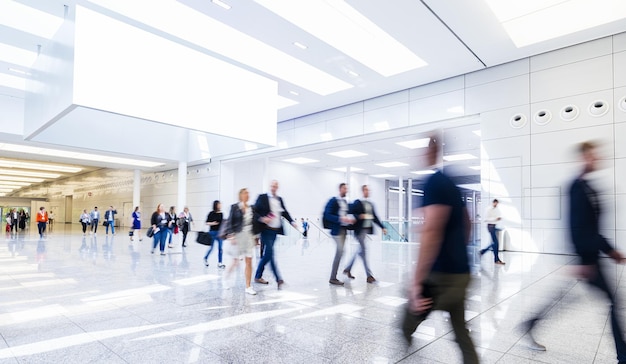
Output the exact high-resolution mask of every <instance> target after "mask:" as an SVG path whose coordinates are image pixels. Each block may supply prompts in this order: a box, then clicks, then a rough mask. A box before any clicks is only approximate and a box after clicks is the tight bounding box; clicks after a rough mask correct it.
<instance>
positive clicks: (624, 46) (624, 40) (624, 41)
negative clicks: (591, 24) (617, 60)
mask: <svg viewBox="0 0 626 364" xmlns="http://www.w3.org/2000/svg"><path fill="white" fill-rule="evenodd" d="M622 51H626V32H624V33H619V34H615V35H614V36H613V52H615V53H617V52H622Z"/></svg>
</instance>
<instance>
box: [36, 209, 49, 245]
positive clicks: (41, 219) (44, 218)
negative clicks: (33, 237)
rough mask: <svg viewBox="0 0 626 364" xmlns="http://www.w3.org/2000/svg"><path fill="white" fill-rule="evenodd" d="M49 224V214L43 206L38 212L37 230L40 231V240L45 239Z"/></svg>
mask: <svg viewBox="0 0 626 364" xmlns="http://www.w3.org/2000/svg"><path fill="white" fill-rule="evenodd" d="M47 224H48V212H47V211H46V208H45V207H43V206H41V207H40V208H39V212H37V230H39V239H42V238H43V234H44V233H45V232H46V225H47Z"/></svg>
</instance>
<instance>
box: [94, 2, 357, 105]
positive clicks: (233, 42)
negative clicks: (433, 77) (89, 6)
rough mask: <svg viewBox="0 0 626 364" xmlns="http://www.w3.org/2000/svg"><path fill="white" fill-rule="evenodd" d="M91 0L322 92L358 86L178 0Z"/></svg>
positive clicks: (186, 39)
mask: <svg viewBox="0 0 626 364" xmlns="http://www.w3.org/2000/svg"><path fill="white" fill-rule="evenodd" d="M90 2H92V3H94V4H97V5H100V6H102V7H105V8H107V9H110V10H113V11H115V12H117V13H120V14H122V15H124V16H127V17H129V18H132V19H135V20H137V21H139V22H141V23H144V24H146V25H149V26H151V27H154V28H157V29H160V30H162V31H164V32H167V33H169V34H172V35H174V36H176V37H178V38H181V39H183V40H185V41H187V42H190V43H193V44H196V45H198V46H200V47H203V48H205V49H208V50H210V51H212V52H215V53H218V54H220V55H222V56H224V57H228V58H230V59H233V60H235V61H237V62H240V63H243V64H245V65H248V66H250V67H252V68H255V69H257V70H259V71H262V72H265V73H267V74H269V75H272V76H274V77H276V78H279V79H282V80H285V81H287V82H289V83H292V84H294V85H297V86H298V87H301V88H304V89H307V90H310V91H312V92H315V93H317V94H319V95H322V96H325V95H329V94H332V93H335V92H339V91H343V90H346V89H349V88H352V87H354V86H353V85H352V84H350V83H348V82H345V81H343V80H341V79H339V78H336V77H334V76H331V75H330V74H328V73H325V72H323V71H321V70H319V69H317V68H315V67H313V66H311V65H309V64H308V63H305V62H303V61H301V60H299V59H297V58H295V57H293V56H290V55H288V54H287V53H284V52H282V51H280V50H278V49H276V48H274V47H272V46H270V45H267V44H265V43H263V42H261V41H259V40H257V39H255V38H253V37H251V36H249V35H247V34H245V33H243V32H240V31H238V30H236V29H234V28H231V27H230V26H228V25H226V24H223V23H220V22H219V21H217V20H215V19H213V18H210V17H208V16H206V15H205V14H203V13H201V12H198V11H196V10H195V9H192V8H190V7H187V6H186V5H184V4H182V3H180V2H177V1H168V0H134V1H132V2H130V1H118V0H90ZM146 9H150V11H146ZM176 19H180V21H179V22H177V21H175V20H176ZM207 34H219V36H213V37H207V36H206V35H207Z"/></svg>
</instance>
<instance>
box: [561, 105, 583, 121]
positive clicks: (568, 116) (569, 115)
mask: <svg viewBox="0 0 626 364" xmlns="http://www.w3.org/2000/svg"><path fill="white" fill-rule="evenodd" d="M579 113H580V112H579V111H578V106H576V105H566V106H565V107H563V108H562V109H561V112H560V113H559V116H560V117H561V120H563V121H574V119H576V118H577V117H578V114H579Z"/></svg>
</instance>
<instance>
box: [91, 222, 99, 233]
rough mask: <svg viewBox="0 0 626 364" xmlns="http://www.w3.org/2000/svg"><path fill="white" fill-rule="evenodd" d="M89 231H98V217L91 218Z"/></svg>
mask: <svg viewBox="0 0 626 364" xmlns="http://www.w3.org/2000/svg"><path fill="white" fill-rule="evenodd" d="M91 231H93V233H94V234H95V233H97V232H98V219H93V220H91Z"/></svg>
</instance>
